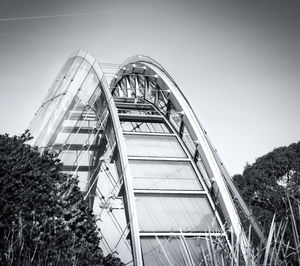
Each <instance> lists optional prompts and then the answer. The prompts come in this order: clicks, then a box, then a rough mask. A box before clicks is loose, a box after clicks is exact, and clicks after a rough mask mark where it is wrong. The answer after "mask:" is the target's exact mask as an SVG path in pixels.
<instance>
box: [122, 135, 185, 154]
mask: <svg viewBox="0 0 300 266" xmlns="http://www.w3.org/2000/svg"><path fill="white" fill-rule="evenodd" d="M124 138H125V143H126V147H127V153H128V155H129V156H152V157H179V158H184V157H186V154H185V153H184V151H183V150H182V148H181V146H180V144H179V143H178V141H177V139H176V137H174V136H149V135H148V136H142V135H139V136H138V135H124Z"/></svg>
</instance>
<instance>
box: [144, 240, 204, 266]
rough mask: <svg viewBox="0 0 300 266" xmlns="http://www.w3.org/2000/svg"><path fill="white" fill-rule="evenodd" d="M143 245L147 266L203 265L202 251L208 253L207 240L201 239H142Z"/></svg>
mask: <svg viewBox="0 0 300 266" xmlns="http://www.w3.org/2000/svg"><path fill="white" fill-rule="evenodd" d="M141 245H142V252H143V258H144V264H145V265H146V266H148V265H150V266H152V265H158V266H160V265H161V266H165V265H174V266H177V265H178V266H182V265H202V264H201V263H203V256H202V250H201V249H203V251H204V254H207V253H208V252H207V243H206V240H205V238H200V237H193V238H188V237H174V236H172V237H156V238H154V237H142V238H141ZM191 261H192V262H193V263H191Z"/></svg>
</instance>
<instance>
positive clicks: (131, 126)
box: [121, 121, 170, 133]
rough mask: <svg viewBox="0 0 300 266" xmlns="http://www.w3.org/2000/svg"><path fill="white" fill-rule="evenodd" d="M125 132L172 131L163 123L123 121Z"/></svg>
mask: <svg viewBox="0 0 300 266" xmlns="http://www.w3.org/2000/svg"><path fill="white" fill-rule="evenodd" d="M121 126H122V129H123V131H125V132H146V133H149V132H151V133H169V132H170V131H169V130H168V128H167V127H166V125H165V124H163V123H154V122H153V123H150V122H133V121H121Z"/></svg>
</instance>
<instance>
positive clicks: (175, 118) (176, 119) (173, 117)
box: [170, 108, 181, 132]
mask: <svg viewBox="0 0 300 266" xmlns="http://www.w3.org/2000/svg"><path fill="white" fill-rule="evenodd" d="M170 122H171V123H172V125H173V126H174V127H175V129H176V131H177V132H179V128H180V124H181V117H180V115H179V114H178V113H177V111H176V110H175V109H173V108H172V109H171V111H170Z"/></svg>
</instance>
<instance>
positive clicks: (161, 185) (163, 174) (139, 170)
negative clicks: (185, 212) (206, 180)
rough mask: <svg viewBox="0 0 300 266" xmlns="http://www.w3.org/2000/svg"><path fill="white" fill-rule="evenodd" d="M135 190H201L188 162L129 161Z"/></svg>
mask: <svg viewBox="0 0 300 266" xmlns="http://www.w3.org/2000/svg"><path fill="white" fill-rule="evenodd" d="M129 164H130V170H131V174H132V177H133V186H134V188H135V189H175V190H176V189H177V190H202V186H201V184H200V182H199V180H198V178H197V176H196V173H195V171H194V170H193V167H192V165H191V164H190V162H180V161H178V162H171V161H141V160H130V161H129Z"/></svg>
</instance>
